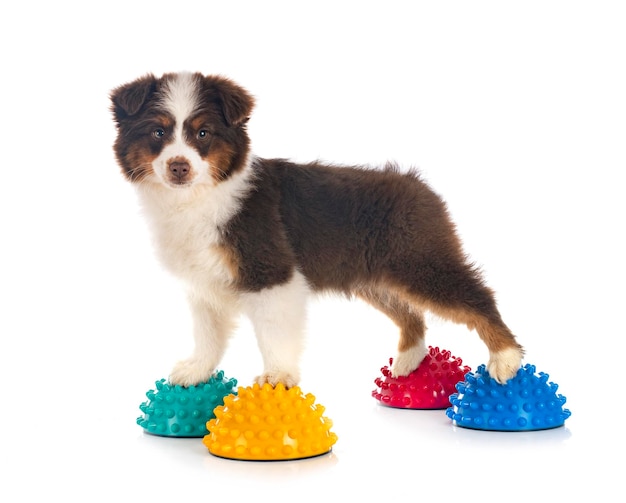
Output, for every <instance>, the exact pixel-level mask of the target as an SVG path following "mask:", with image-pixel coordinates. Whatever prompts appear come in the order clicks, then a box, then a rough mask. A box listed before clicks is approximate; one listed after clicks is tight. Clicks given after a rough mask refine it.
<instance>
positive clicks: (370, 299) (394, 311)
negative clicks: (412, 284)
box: [355, 286, 428, 377]
mask: <svg viewBox="0 0 626 503" xmlns="http://www.w3.org/2000/svg"><path fill="white" fill-rule="evenodd" d="M355 293H356V295H358V296H359V297H360V298H361V299H363V300H364V301H366V302H367V303H368V304H371V305H372V306H373V307H375V308H376V309H378V310H379V311H381V312H382V313H384V314H386V315H387V316H388V317H389V318H390V319H391V320H392V321H393V322H394V323H395V324H396V325H397V326H398V328H399V329H400V340H399V342H398V353H397V355H396V356H395V357H394V358H393V363H392V365H391V373H392V375H393V376H394V377H397V376H406V375H408V374H410V373H411V372H413V370H415V369H416V368H417V367H418V366H419V364H420V363H422V360H423V359H424V357H425V356H426V353H427V352H428V349H427V348H426V344H425V341H424V334H425V332H426V324H425V323H424V316H423V314H422V311H421V310H420V309H418V307H417V306H416V305H414V304H411V303H409V302H405V301H404V300H402V299H401V298H400V297H399V296H397V295H396V294H395V293H394V292H393V291H391V290H389V289H386V288H383V287H382V286H379V287H374V288H362V289H359V290H357V291H356V292H355Z"/></svg>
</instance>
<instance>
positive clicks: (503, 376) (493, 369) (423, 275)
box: [405, 263, 524, 384]
mask: <svg viewBox="0 0 626 503" xmlns="http://www.w3.org/2000/svg"><path fill="white" fill-rule="evenodd" d="M416 272H418V274H416V275H415V278H414V279H415V281H414V283H413V284H412V285H411V286H410V287H409V288H408V289H407V290H406V292H407V294H408V296H409V297H411V298H413V299H414V300H415V302H417V304H418V305H420V306H423V307H425V308H426V309H428V310H430V311H432V312H433V313H435V314H436V315H438V316H440V317H442V318H444V319H448V320H450V321H453V322H456V323H461V324H465V325H467V327H468V328H469V329H470V330H476V332H477V333H478V335H479V336H480V338H481V339H482V340H483V342H484V343H485V345H486V346H487V348H488V349H489V362H488V364H487V368H488V370H489V373H490V375H491V377H493V378H494V379H496V380H497V381H498V382H500V383H502V384H504V383H505V382H506V381H508V380H509V379H511V378H512V377H514V376H515V374H516V372H517V370H518V369H519V368H520V366H521V361H522V358H523V356H524V351H523V349H522V347H521V346H520V345H519V344H518V343H517V341H516V340H515V336H514V335H513V334H512V333H511V331H510V330H509V328H508V327H507V326H506V325H505V324H504V322H503V321H502V318H501V316H500V313H499V311H498V309H497V307H496V301H495V298H494V294H493V292H492V290H491V289H490V288H488V287H487V286H486V285H485V284H484V282H483V280H482V278H481V277H480V274H479V273H478V271H477V270H475V269H474V268H473V267H472V266H470V265H466V264H449V263H448V264H444V265H443V266H438V265H437V264H436V263H435V264H432V263H431V264H429V266H428V267H424V268H423V269H421V270H417V271H416ZM405 284H406V283H405Z"/></svg>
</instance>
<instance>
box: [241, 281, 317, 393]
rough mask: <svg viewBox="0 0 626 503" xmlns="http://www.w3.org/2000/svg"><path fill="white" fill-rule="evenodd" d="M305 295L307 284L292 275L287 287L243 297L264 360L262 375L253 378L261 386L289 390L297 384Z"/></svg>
mask: <svg viewBox="0 0 626 503" xmlns="http://www.w3.org/2000/svg"><path fill="white" fill-rule="evenodd" d="M308 294H309V287H308V285H307V283H306V280H305V279H304V277H303V276H302V275H301V274H299V273H297V272H295V273H294V274H293V276H292V277H291V279H290V280H289V281H288V282H287V283H284V284H282V285H275V286H273V287H271V288H266V289H263V290H261V291H259V292H253V293H246V294H244V295H243V298H242V307H243V310H244V313H245V314H247V316H248V317H249V318H250V321H251V322H252V325H253V327H254V331H255V335H256V338H257V343H258V345H259V349H260V350H261V355H262V357H263V367H264V368H263V374H261V375H260V376H258V377H257V378H256V382H257V383H259V384H260V385H263V384H265V383H269V384H271V385H272V386H275V385H276V384H278V383H282V384H283V385H284V386H285V387H286V388H291V387H293V386H296V385H297V384H298V382H299V381H300V357H301V355H302V350H303V348H304V331H305V327H306V302H307V297H308Z"/></svg>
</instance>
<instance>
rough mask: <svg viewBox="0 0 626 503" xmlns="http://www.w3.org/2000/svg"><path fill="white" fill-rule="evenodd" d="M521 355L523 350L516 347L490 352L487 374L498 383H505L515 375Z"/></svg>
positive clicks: (520, 361) (520, 362)
mask: <svg viewBox="0 0 626 503" xmlns="http://www.w3.org/2000/svg"><path fill="white" fill-rule="evenodd" d="M523 356H524V352H523V351H522V349H521V348H517V347H515V348H508V349H504V350H502V351H498V352H497V353H491V355H490V357H489V362H488V363H487V370H488V371H489V375H490V376H491V377H493V378H494V379H495V380H496V381H498V382H499V383H500V384H506V382H507V381H508V380H509V379H512V378H513V377H515V375H516V374H517V371H518V370H519V369H520V367H521V366H522V357H523Z"/></svg>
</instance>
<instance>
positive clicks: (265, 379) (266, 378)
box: [254, 372, 300, 388]
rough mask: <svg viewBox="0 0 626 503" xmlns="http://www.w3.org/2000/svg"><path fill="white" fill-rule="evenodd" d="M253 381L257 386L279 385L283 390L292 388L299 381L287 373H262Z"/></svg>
mask: <svg viewBox="0 0 626 503" xmlns="http://www.w3.org/2000/svg"><path fill="white" fill-rule="evenodd" d="M254 380H255V382H256V383H257V384H258V385H259V386H263V385H264V384H265V383H267V384H270V385H272V386H276V385H277V384H278V383H281V384H282V385H283V386H285V388H293V387H294V386H297V384H298V382H299V381H300V379H299V378H298V377H297V376H294V375H293V374H290V373H289V372H264V373H263V374H261V375H260V376H257V377H256V378H255V379H254Z"/></svg>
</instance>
